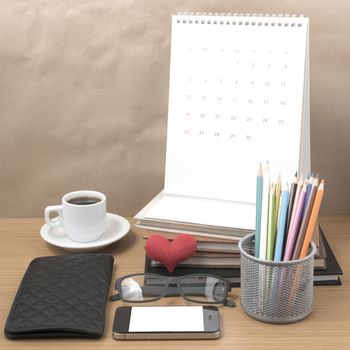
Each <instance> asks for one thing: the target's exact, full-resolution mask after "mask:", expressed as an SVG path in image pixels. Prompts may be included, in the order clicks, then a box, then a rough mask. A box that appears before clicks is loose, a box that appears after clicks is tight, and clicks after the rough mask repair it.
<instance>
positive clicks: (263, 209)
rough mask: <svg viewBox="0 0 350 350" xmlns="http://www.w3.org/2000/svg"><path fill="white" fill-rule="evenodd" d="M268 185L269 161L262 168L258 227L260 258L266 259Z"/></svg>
mask: <svg viewBox="0 0 350 350" xmlns="http://www.w3.org/2000/svg"><path fill="white" fill-rule="evenodd" d="M269 187H270V173H269V163H266V164H265V166H264V169H263V195H262V204H261V229H260V247H259V257H260V259H266V249H267V228H268V223H267V220H268V212H269Z"/></svg>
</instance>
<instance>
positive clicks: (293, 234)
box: [283, 180, 308, 261]
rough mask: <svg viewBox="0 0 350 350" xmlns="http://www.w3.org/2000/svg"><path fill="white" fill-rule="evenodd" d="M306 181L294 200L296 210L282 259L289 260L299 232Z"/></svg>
mask: <svg viewBox="0 0 350 350" xmlns="http://www.w3.org/2000/svg"><path fill="white" fill-rule="evenodd" d="M307 183H308V181H307V180H305V182H304V185H303V188H302V190H301V191H300V194H299V198H298V202H296V204H297V205H296V212H295V215H294V218H293V220H292V221H291V225H290V230H289V232H288V239H287V244H286V251H285V253H284V258H283V261H289V260H290V259H291V258H292V256H293V251H294V246H295V242H296V238H297V234H298V232H299V225H300V222H301V217H302V214H303V208H304V200H305V195H306V189H307Z"/></svg>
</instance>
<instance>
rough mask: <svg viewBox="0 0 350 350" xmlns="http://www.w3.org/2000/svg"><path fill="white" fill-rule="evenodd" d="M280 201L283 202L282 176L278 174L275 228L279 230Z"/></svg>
mask: <svg viewBox="0 0 350 350" xmlns="http://www.w3.org/2000/svg"><path fill="white" fill-rule="evenodd" d="M280 200H281V174H278V177H277V181H276V215H275V220H276V221H275V228H276V229H277V223H278V216H279V215H278V214H279V209H280Z"/></svg>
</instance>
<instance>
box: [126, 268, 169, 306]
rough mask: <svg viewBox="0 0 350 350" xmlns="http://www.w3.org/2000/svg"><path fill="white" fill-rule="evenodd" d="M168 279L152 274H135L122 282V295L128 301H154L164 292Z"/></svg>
mask: <svg viewBox="0 0 350 350" xmlns="http://www.w3.org/2000/svg"><path fill="white" fill-rule="evenodd" d="M166 285H167V283H166V281H165V280H163V279H161V278H158V277H156V276H152V275H135V276H130V277H127V278H124V279H123V280H122V282H121V294H122V295H121V296H122V298H123V299H124V300H126V301H144V302H147V301H152V300H155V299H158V298H159V297H160V296H161V295H163V294H164V292H165V289H166Z"/></svg>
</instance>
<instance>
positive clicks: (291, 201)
mask: <svg viewBox="0 0 350 350" xmlns="http://www.w3.org/2000/svg"><path fill="white" fill-rule="evenodd" d="M297 186H298V173H297V172H296V173H295V175H294V180H293V182H292V184H291V185H290V191H289V203H288V212H287V218H286V228H285V230H284V232H285V234H284V238H283V239H284V241H283V246H282V255H284V251H285V247H286V242H287V237H288V231H289V224H290V219H291V217H292V211H293V205H294V199H295V193H296V190H297Z"/></svg>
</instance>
